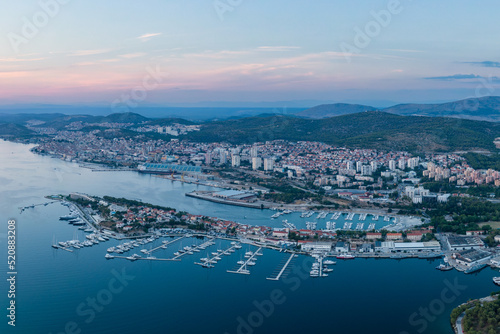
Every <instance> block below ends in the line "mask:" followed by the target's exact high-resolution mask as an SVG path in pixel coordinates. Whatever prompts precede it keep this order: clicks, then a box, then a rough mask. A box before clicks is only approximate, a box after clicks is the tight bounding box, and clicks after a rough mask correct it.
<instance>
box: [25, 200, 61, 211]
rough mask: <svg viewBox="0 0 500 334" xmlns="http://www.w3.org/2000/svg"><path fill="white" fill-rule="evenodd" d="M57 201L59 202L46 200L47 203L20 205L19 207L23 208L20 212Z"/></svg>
mask: <svg viewBox="0 0 500 334" xmlns="http://www.w3.org/2000/svg"><path fill="white" fill-rule="evenodd" d="M56 202H58V201H51V202H45V203H39V204H31V205H28V206H22V207H19V208H18V209H19V210H21V212H20V213H23V211H24V210H27V209H34V208H35V207H37V206H47V205H49V204H52V203H56Z"/></svg>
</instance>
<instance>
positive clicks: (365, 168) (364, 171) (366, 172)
mask: <svg viewBox="0 0 500 334" xmlns="http://www.w3.org/2000/svg"><path fill="white" fill-rule="evenodd" d="M361 174H362V175H372V168H371V166H368V165H363V166H361Z"/></svg>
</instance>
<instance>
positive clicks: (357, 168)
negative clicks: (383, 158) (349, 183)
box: [356, 161, 363, 173]
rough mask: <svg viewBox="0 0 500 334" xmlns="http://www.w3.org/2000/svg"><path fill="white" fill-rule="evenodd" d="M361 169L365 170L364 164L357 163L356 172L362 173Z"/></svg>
mask: <svg viewBox="0 0 500 334" xmlns="http://www.w3.org/2000/svg"><path fill="white" fill-rule="evenodd" d="M361 168H363V163H362V162H361V161H356V172H358V173H359V172H361Z"/></svg>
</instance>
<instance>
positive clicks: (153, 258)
mask: <svg viewBox="0 0 500 334" xmlns="http://www.w3.org/2000/svg"><path fill="white" fill-rule="evenodd" d="M132 258H133V260H132ZM108 259H126V260H131V261H138V260H149V261H180V260H174V259H158V258H156V257H132V256H123V255H111V256H110V257H109V258H108Z"/></svg>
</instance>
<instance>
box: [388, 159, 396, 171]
mask: <svg viewBox="0 0 500 334" xmlns="http://www.w3.org/2000/svg"><path fill="white" fill-rule="evenodd" d="M389 169H390V170H396V161H394V160H389Z"/></svg>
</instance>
